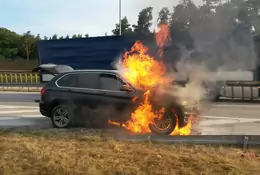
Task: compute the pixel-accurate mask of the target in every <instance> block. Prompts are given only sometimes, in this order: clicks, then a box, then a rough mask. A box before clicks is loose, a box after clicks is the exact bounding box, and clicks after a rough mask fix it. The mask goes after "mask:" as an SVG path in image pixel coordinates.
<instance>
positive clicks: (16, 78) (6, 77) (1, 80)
mask: <svg viewBox="0 0 260 175" xmlns="http://www.w3.org/2000/svg"><path fill="white" fill-rule="evenodd" d="M42 86H43V85H42V84H41V83H40V75H39V74H38V73H32V72H29V71H25V70H17V71H13V70H12V71H9V70H1V71H0V91H25V92H30V91H33V92H34V91H36V92H38V91H40V89H41V87H42Z"/></svg>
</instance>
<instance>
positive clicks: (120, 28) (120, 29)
mask: <svg viewBox="0 0 260 175" xmlns="http://www.w3.org/2000/svg"><path fill="white" fill-rule="evenodd" d="M121 33H122V25H121V0H119V35H121Z"/></svg>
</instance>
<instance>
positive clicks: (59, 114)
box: [53, 108, 69, 128]
mask: <svg viewBox="0 0 260 175" xmlns="http://www.w3.org/2000/svg"><path fill="white" fill-rule="evenodd" d="M53 121H54V123H55V125H56V126H58V127H60V128H62V127H65V126H67V125H68V123H69V114H68V111H67V110H66V109H64V108H58V109H57V110H56V111H55V112H54V114H53Z"/></svg>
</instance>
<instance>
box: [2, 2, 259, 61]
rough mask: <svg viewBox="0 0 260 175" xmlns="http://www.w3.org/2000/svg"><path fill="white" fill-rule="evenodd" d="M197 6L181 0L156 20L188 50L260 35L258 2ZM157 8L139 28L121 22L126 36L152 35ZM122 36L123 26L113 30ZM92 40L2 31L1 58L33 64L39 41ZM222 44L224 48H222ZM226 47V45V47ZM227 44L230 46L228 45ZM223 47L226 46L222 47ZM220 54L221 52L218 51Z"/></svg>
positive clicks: (142, 18)
mask: <svg viewBox="0 0 260 175" xmlns="http://www.w3.org/2000/svg"><path fill="white" fill-rule="evenodd" d="M203 1H204V4H203V5H201V6H197V5H195V4H194V3H193V1H192V0H181V1H180V3H179V4H178V5H176V6H174V7H171V8H168V7H164V8H162V9H161V10H160V12H159V13H158V16H157V17H156V19H157V22H158V24H162V23H167V24H168V25H169V26H170V31H171V37H172V38H173V41H172V42H175V43H180V44H183V45H184V46H186V48H188V49H189V48H192V47H194V40H196V41H203V42H204V43H208V42H214V43H216V44H218V45H221V48H222V49H228V48H229V46H228V41H229V40H230V38H233V39H234V40H235V41H236V42H238V43H240V44H241V43H242V44H245V45H248V44H249V39H248V38H250V37H249V36H251V35H258V34H259V33H260V13H259V12H260V1H256V0H230V1H226V0H203ZM152 12H153V7H147V8H144V9H143V10H141V11H140V13H139V14H138V20H137V23H136V24H129V22H128V20H127V17H126V16H125V17H123V18H122V20H121V27H122V28H121V29H122V35H131V34H136V33H140V34H142V33H152V32H153V30H152V29H151V26H152V20H153V19H154V17H153V15H152ZM112 33H113V35H119V24H116V25H115V29H114V30H112ZM84 37H89V35H88V34H74V35H73V36H71V37H70V36H68V35H67V36H58V35H57V34H54V35H53V36H52V37H45V36H40V35H39V34H38V35H33V34H31V32H30V31H27V32H25V33H24V34H17V33H15V32H12V31H10V30H8V29H6V28H0V58H8V59H12V60H14V59H19V58H21V59H26V60H33V59H36V58H37V57H38V55H37V44H36V43H37V41H39V40H42V39H43V40H55V39H69V38H84ZM220 42H221V43H222V44H220ZM200 43H201V42H200ZM223 43H224V45H223ZM225 44H226V45H225ZM222 45H223V46H222ZM218 51H220V50H218Z"/></svg>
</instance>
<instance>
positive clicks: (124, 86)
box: [120, 85, 132, 92]
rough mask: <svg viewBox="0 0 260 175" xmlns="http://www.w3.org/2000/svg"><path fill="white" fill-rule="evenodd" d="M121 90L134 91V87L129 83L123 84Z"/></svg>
mask: <svg viewBox="0 0 260 175" xmlns="http://www.w3.org/2000/svg"><path fill="white" fill-rule="evenodd" d="M120 91H126V92H132V88H131V87H130V86H128V85H122V86H121V88H120Z"/></svg>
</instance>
